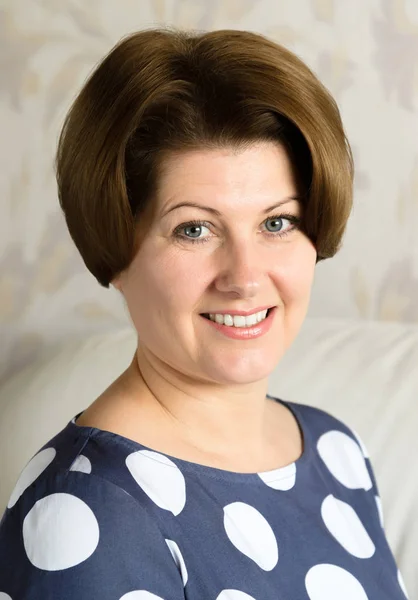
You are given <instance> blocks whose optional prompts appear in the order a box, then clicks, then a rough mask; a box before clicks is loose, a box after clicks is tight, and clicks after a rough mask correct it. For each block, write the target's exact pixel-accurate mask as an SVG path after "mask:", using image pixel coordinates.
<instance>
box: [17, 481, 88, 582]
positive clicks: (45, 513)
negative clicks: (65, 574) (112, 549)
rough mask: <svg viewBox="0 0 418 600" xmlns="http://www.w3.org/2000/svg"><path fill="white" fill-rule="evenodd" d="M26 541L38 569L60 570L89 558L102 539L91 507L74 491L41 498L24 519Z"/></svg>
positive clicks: (28, 550)
mask: <svg viewBox="0 0 418 600" xmlns="http://www.w3.org/2000/svg"><path fill="white" fill-rule="evenodd" d="M23 543H24V546H25V550H26V554H27V555H28V558H29V560H30V562H31V563H32V564H33V565H34V566H35V567H38V569H44V570H45V571H58V570H60V569H69V568H70V567H74V566H75V565H78V564H79V563H81V562H83V561H85V560H86V559H87V558H88V557H89V556H91V554H93V552H94V551H95V549H96V547H97V544H98V543H99V525H98V523H97V520H96V517H95V516H94V514H93V511H92V510H91V508H89V507H88V506H87V504H86V503H85V502H83V500H80V498H77V497H76V496H72V495H71V494H63V493H57V494H50V495H49V496H46V497H45V498H42V499H41V500H38V501H37V502H36V503H35V504H34V506H33V508H31V510H30V511H29V512H28V514H27V515H26V517H25V519H24V521H23Z"/></svg>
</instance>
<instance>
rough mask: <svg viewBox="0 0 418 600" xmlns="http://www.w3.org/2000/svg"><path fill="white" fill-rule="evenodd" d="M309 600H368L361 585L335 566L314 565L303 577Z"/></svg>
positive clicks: (352, 576)
mask: <svg viewBox="0 0 418 600" xmlns="http://www.w3.org/2000/svg"><path fill="white" fill-rule="evenodd" d="M305 586H306V591H307V592H308V596H309V598H310V600H335V599H336V598H338V600H368V597H367V594H366V592H365V591H364V588H363V586H362V585H361V583H360V582H359V581H358V580H357V579H356V578H355V577H354V575H352V574H351V573H349V572H348V571H346V570H345V569H342V568H341V567H337V566H336V565H328V564H323V565H316V566H315V567H312V568H311V569H309V571H308V573H307V574H306V577H305Z"/></svg>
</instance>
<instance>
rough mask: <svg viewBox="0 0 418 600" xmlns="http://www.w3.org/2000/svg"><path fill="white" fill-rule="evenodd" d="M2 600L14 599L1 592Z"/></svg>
mask: <svg viewBox="0 0 418 600" xmlns="http://www.w3.org/2000/svg"><path fill="white" fill-rule="evenodd" d="M0 600H12V597H11V596H9V594H5V593H4V592H0Z"/></svg>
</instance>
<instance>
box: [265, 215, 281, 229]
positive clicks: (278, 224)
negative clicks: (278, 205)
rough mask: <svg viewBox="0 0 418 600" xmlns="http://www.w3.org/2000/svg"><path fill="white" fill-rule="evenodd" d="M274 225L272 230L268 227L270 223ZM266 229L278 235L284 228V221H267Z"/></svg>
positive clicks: (273, 219)
mask: <svg viewBox="0 0 418 600" xmlns="http://www.w3.org/2000/svg"><path fill="white" fill-rule="evenodd" d="M269 222H270V223H272V224H273V225H272V226H271V229H270V228H269V227H268V223H269ZM266 228H267V230H268V231H271V232H272V233H278V232H279V231H281V230H282V228H283V219H282V218H281V217H272V218H271V219H267V221H266Z"/></svg>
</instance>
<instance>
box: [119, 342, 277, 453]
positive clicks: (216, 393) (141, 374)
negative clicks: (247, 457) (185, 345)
mask: <svg viewBox="0 0 418 600" xmlns="http://www.w3.org/2000/svg"><path fill="white" fill-rule="evenodd" d="M128 386H129V388H130V391H131V393H132V398H134V399H138V398H140V402H141V405H142V406H144V407H146V409H147V410H150V411H151V414H152V415H153V416H154V417H156V418H157V419H158V422H159V423H161V424H162V427H165V426H166V427H167V431H171V432H172V431H173V430H174V431H175V432H176V434H177V435H178V436H179V437H180V439H181V440H182V441H183V442H184V443H187V444H188V445H190V446H193V447H194V448H196V449H198V450H199V451H202V452H208V453H213V449H214V448H216V451H217V452H218V453H220V454H223V455H226V454H228V453H229V454H231V453H234V452H240V451H242V449H243V446H244V447H245V449H246V451H250V452H256V453H261V452H262V451H263V449H264V448H265V447H266V441H267V440H268V439H269V431H271V426H272V423H271V418H270V414H271V413H270V411H269V408H270V406H271V402H270V401H268V400H267V398H266V393H267V381H262V382H255V383H251V384H245V385H241V386H238V385H235V386H227V385H221V384H215V383H213V382H206V381H196V380H192V379H191V378H189V377H188V376H187V375H184V374H181V373H178V372H177V371H175V370H174V369H172V368H171V367H169V366H168V365H166V364H164V363H162V362H161V361H159V360H158V359H156V358H155V357H154V356H153V355H150V354H149V353H148V352H144V351H142V350H141V349H140V348H138V350H137V352H136V354H135V356H134V359H133V361H132V363H131V365H130V367H129V369H128ZM275 435H277V429H276V430H275Z"/></svg>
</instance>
